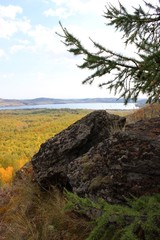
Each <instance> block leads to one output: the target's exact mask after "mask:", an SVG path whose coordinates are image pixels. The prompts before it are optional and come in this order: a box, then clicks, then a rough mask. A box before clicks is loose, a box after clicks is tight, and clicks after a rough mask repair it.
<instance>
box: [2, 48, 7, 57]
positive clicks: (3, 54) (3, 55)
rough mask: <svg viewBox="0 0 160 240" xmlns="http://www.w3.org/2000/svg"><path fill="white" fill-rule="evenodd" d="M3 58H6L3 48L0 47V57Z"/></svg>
mask: <svg viewBox="0 0 160 240" xmlns="http://www.w3.org/2000/svg"><path fill="white" fill-rule="evenodd" d="M4 58H5V59H6V58H7V54H6V53H5V51H4V50H3V49H1V48H0V59H4Z"/></svg>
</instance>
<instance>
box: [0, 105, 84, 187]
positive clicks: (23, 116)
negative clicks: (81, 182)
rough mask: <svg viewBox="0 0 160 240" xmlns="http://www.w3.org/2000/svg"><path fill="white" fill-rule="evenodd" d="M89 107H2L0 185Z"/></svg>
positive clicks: (80, 116)
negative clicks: (34, 108)
mask: <svg viewBox="0 0 160 240" xmlns="http://www.w3.org/2000/svg"><path fill="white" fill-rule="evenodd" d="M88 112H89V110H69V109H68V110H66V109H65V110H63V109H59V110H54V109H52V110H50V109H36V110H10V111H9V110H4V111H0V149H1V151H0V185H2V184H4V183H9V182H10V181H11V179H12V177H13V175H14V173H15V171H17V170H18V169H19V168H21V167H22V166H23V165H24V164H25V163H26V162H27V161H29V160H30V159H31V158H32V156H33V155H34V154H35V153H36V152H37V151H38V149H39V147H40V145H41V144H42V143H43V142H45V141H46V140H47V139H49V138H51V137H53V136H54V135H55V134H57V133H59V132H60V131H62V130H63V129H65V128H66V127H68V126H69V125H71V124H72V123H74V122H75V121H77V120H78V119H80V118H82V117H83V116H84V115H86V114H87V113H88Z"/></svg>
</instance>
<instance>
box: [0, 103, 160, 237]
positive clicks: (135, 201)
mask: <svg viewBox="0 0 160 240" xmlns="http://www.w3.org/2000/svg"><path fill="white" fill-rule="evenodd" d="M153 108H154V106H152V107H151V106H149V107H148V108H145V110H144V111H141V112H139V111H138V115H137V116H138V118H139V120H140V121H136V122H134V120H133V119H132V117H133V118H134V119H136V118H135V116H136V112H134V113H133V114H132V115H130V116H129V120H128V122H130V123H129V124H127V125H125V128H124V124H125V118H124V117H119V116H116V115H113V114H109V113H106V112H105V111H93V112H91V113H89V114H88V115H86V116H85V117H83V118H81V119H80V120H78V121H77V122H75V123H73V124H71V125H70V126H69V127H67V128H66V129H65V130H63V131H61V132H60V133H58V134H57V135H55V137H51V138H50V139H49V140H47V141H46V142H45V143H43V144H42V145H41V146H40V148H39V151H38V152H37V153H36V154H35V155H34V156H33V157H32V159H31V161H30V162H29V163H27V164H26V165H25V166H24V167H23V168H22V169H21V170H20V171H18V172H17V173H16V176H15V178H14V183H13V187H12V188H4V189H3V190H2V191H1V199H2V200H1V206H2V207H1V224H2V227H1V228H0V233H1V236H2V237H3V238H2V239H6V240H10V239H13V234H14V237H15V239H33V240H39V239H42V240H43V239H44V240H45V239H48V240H59V239H62V240H99V239H108V240H113V239H114V240H119V239H123V240H147V239H148V240H150V239H154V240H159V238H160V229H159V224H160V185H159V182H160V138H159V136H160V116H157V113H158V105H157V106H156V108H155V109H156V111H155V113H156V117H155V116H154V111H153ZM149 109H150V110H149ZM150 111H151V113H150ZM140 113H145V114H142V115H141V119H140ZM143 117H145V119H143ZM63 188H66V189H67V190H68V191H71V192H72V193H71V192H70V193H69V192H67V193H66V191H65V190H64V189H63ZM73 193H74V194H73ZM75 193H76V194H75ZM80 197H84V198H80ZM86 197H88V198H86ZM99 197H100V198H101V200H98V199H99ZM102 199H103V200H102Z"/></svg>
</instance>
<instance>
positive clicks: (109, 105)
mask: <svg viewBox="0 0 160 240" xmlns="http://www.w3.org/2000/svg"><path fill="white" fill-rule="evenodd" d="M37 108H38V109H40V108H47V109H60V108H68V109H94V110H100V109H103V110H104V109H112V110H130V109H138V107H137V106H136V105H135V103H128V104H127V105H126V106H125V105H124V104H123V103H66V104H46V105H26V106H13V107H0V110H16V109H37Z"/></svg>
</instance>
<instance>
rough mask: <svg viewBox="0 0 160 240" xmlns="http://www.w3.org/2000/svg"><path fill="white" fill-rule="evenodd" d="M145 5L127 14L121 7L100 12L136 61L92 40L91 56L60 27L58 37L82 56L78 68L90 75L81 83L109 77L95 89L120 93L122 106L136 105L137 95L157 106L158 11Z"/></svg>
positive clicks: (159, 86)
mask: <svg viewBox="0 0 160 240" xmlns="http://www.w3.org/2000/svg"><path fill="white" fill-rule="evenodd" d="M145 5H146V8H145V9H143V8H142V7H141V6H139V7H137V8H136V7H135V8H133V13H129V12H128V11H127V9H126V8H125V7H124V6H123V5H122V4H121V3H119V8H116V7H114V6H113V5H112V4H108V5H107V6H106V9H105V12H104V18H105V19H106V20H107V24H106V25H111V26H113V27H114V28H115V29H116V30H117V31H120V32H122V33H123V39H124V43H125V44H126V45H128V44H133V45H134V46H135V50H136V49H137V52H136V57H131V56H132V54H130V56H129V57H128V56H124V55H123V54H119V53H116V52H114V51H113V50H110V49H108V48H106V47H104V46H102V45H101V44H99V43H97V42H95V41H94V40H92V39H91V42H92V44H93V46H94V47H95V49H96V51H95V52H91V51H89V50H88V49H87V48H85V47H84V46H83V45H82V44H81V42H80V40H79V39H77V38H76V37H75V36H74V35H73V34H71V33H70V32H69V31H68V30H67V29H66V28H64V27H63V26H62V24H61V23H60V25H61V28H62V31H63V35H62V34H58V35H59V36H60V37H61V38H62V39H63V43H64V44H65V45H66V47H67V48H68V51H69V52H71V53H72V54H74V55H83V63H82V64H81V65H79V66H78V67H79V68H81V69H88V70H91V71H93V73H92V74H91V75H90V76H88V77H87V78H86V79H85V80H84V81H83V83H86V82H87V83H92V82H93V81H94V79H95V78H96V77H101V76H103V75H109V76H112V78H111V79H110V80H109V81H107V82H103V83H101V84H100V85H99V86H104V85H105V86H106V87H107V88H108V89H110V90H111V91H112V90H114V91H115V94H116V93H120V97H123V98H124V102H125V103H128V101H129V100H130V99H131V100H133V101H137V98H138V96H139V94H140V93H144V94H147V95H148V101H147V102H149V103H151V102H160V40H159V39H160V7H159V6H154V5H152V4H150V3H146V2H145Z"/></svg>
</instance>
